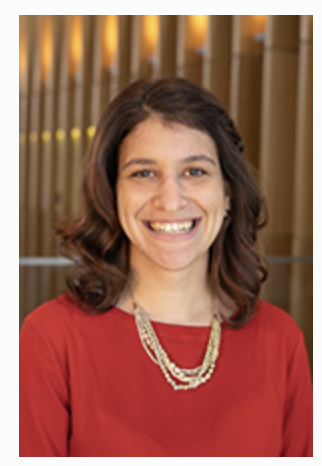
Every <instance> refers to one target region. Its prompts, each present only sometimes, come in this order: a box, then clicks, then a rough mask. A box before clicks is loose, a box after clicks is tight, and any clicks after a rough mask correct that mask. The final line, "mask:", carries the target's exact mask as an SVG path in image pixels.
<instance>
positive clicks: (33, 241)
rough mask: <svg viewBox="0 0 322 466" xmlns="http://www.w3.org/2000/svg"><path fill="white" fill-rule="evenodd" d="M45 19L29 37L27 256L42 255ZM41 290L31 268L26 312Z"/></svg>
mask: <svg viewBox="0 0 322 466" xmlns="http://www.w3.org/2000/svg"><path fill="white" fill-rule="evenodd" d="M43 19H44V18H43V16H41V15H38V16H29V18H28V27H29V34H34V43H33V49H32V55H33V56H32V76H31V80H32V81H31V89H30V132H29V140H28V144H29V160H28V169H27V172H28V222H27V230H26V235H27V255H29V256H39V255H40V254H41V217H40V206H41V204H40V195H41V186H42V179H41V170H42V144H41V139H40V135H41V133H42V131H43V129H44V128H43V112H44V85H43V83H42V81H41V74H42V61H41V53H42V44H43V38H44V23H43ZM40 287H41V274H40V270H39V269H37V268H35V267H30V268H29V269H28V272H27V281H26V302H25V312H27V313H28V312H30V311H31V310H32V309H33V308H34V307H36V306H37V305H38V304H39V290H40Z"/></svg>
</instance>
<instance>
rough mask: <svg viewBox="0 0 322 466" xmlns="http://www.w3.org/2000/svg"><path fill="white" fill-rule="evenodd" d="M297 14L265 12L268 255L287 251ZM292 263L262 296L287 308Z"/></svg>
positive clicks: (263, 159) (263, 170)
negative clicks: (271, 14)
mask: <svg viewBox="0 0 322 466" xmlns="http://www.w3.org/2000/svg"><path fill="white" fill-rule="evenodd" d="M298 40H299V17H298V16H286V15H280V16H269V17H268V18H267V28H266V42H265V49H264V69H263V92H262V116H261V117H262V121H261V145H260V174H261V179H262V181H263V185H264V187H265V190H266V194H267V200H268V207H269V210H270V225H269V227H268V228H267V230H266V234H265V244H266V252H267V254H269V255H289V254H291V237H292V211H293V209H292V205H293V193H294V192H293V187H294V186H293V184H294V176H293V175H294V151H295V128H296V126H295V120H296V95H297V73H298ZM289 286H290V268H289V266H284V267H283V268H282V267H281V268H279V269H276V271H275V274H274V276H271V278H270V281H269V282H268V283H267V284H266V286H265V287H264V290H263V297H264V298H265V299H268V300H271V301H273V302H275V303H276V304H279V305H280V306H281V307H283V308H284V309H287V310H288V309H289Z"/></svg>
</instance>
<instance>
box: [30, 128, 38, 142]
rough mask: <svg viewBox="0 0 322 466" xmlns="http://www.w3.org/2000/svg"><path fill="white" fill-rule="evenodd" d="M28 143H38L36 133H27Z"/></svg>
mask: <svg viewBox="0 0 322 466" xmlns="http://www.w3.org/2000/svg"><path fill="white" fill-rule="evenodd" d="M29 141H30V142H37V141H38V134H37V133H36V131H31V133H29Z"/></svg>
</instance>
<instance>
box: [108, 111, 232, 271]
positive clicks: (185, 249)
mask: <svg viewBox="0 0 322 466" xmlns="http://www.w3.org/2000/svg"><path fill="white" fill-rule="evenodd" d="M118 173H119V174H118V181H117V208H118V216H119V220H120V223H121V226H122V228H123V230H124V232H125V234H126V235H127V237H128V239H129V241H130V263H131V266H132V267H133V268H134V269H136V268H138V267H140V268H142V267H146V268H148V269H147V271H148V270H150V269H151V267H152V266H156V267H160V268H162V269H165V270H182V269H186V268H187V267H189V268H191V267H197V269H198V268H199V267H200V266H201V267H205V269H204V270H206V267H207V264H208V254H209V247H210V246H211V245H212V243H213V242H214V240H215V239H216V237H217V235H218V232H219V230H220V228H221V225H222V223H223V219H224V217H225V214H226V209H228V208H229V198H228V195H227V194H226V193H225V187H224V186H225V185H224V181H223V178H222V173H221V169H220V164H219V159H218V155H217V150H216V147H215V144H214V142H213V140H212V138H211V137H210V136H208V135H207V134H206V133H204V132H202V131H199V130H197V129H192V128H189V127H187V126H184V125H182V124H179V123H171V124H169V123H167V124H165V123H164V122H163V121H162V120H161V119H160V118H158V117H156V116H151V117H149V118H148V119H147V120H145V121H144V122H142V123H140V124H139V125H138V126H136V127H135V128H134V130H133V131H132V132H131V133H130V134H129V135H128V136H127V137H126V138H125V139H124V140H123V142H122V144H121V147H120V151H119V169H118ZM198 270H200V269H198Z"/></svg>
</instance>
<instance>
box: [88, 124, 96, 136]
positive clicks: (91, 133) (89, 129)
mask: <svg viewBox="0 0 322 466" xmlns="http://www.w3.org/2000/svg"><path fill="white" fill-rule="evenodd" d="M95 131H96V128H95V126H89V127H88V128H87V130H86V134H87V137H88V138H89V139H92V137H93V136H94V134H95Z"/></svg>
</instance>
